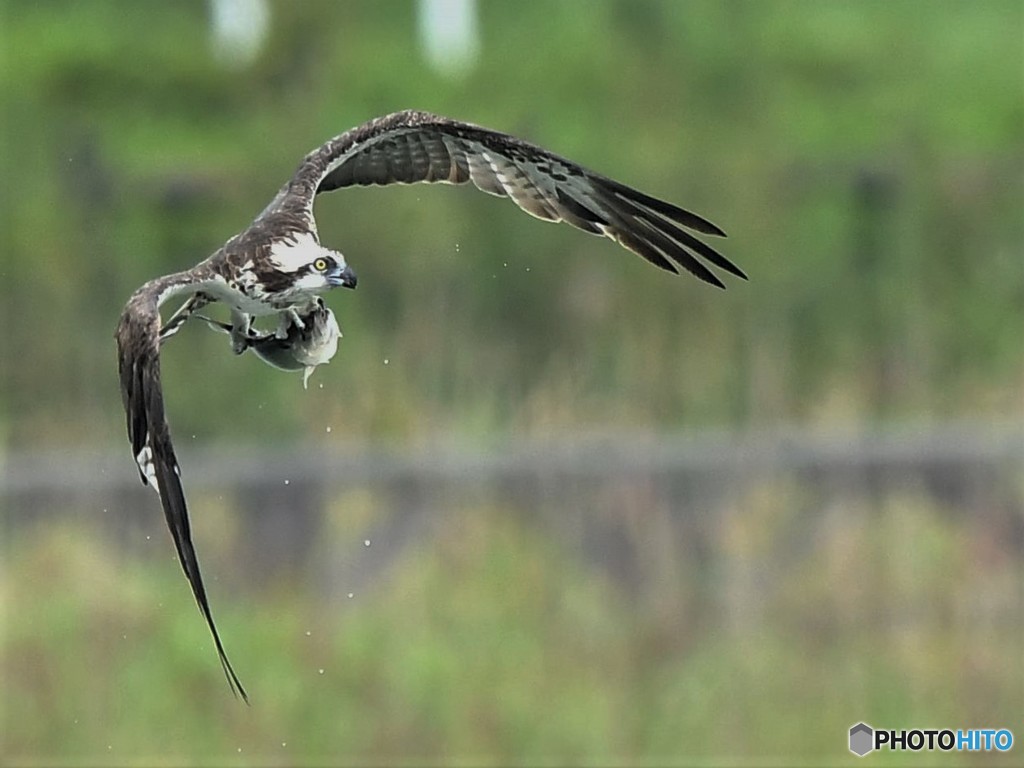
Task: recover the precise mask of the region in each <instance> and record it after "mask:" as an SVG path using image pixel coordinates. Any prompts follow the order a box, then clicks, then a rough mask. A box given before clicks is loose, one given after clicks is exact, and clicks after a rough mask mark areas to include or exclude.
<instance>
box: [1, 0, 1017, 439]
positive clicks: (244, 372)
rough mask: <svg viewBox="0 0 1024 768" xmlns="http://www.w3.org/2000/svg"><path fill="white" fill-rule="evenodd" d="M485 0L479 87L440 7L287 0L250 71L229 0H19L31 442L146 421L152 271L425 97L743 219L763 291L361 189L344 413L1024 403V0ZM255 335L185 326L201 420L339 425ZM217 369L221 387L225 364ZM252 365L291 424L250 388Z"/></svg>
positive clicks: (922, 408)
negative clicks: (131, 350)
mask: <svg viewBox="0 0 1024 768" xmlns="http://www.w3.org/2000/svg"><path fill="white" fill-rule="evenodd" d="M480 12H481V29H482V36H483V54H482V56H481V58H480V60H479V62H478V65H477V66H476V67H475V68H474V69H473V70H472V71H471V72H469V73H468V74H467V75H466V76H465V77H464V78H462V79H446V78H443V77H441V76H440V75H437V74H435V73H433V72H432V71H430V70H429V69H427V68H426V67H425V65H424V63H423V60H422V57H421V53H420V51H419V49H418V47H417V46H416V45H415V44H414V40H415V38H414V19H413V14H412V7H411V5H410V4H409V3H408V2H365V3H333V2H304V3H284V2H281V3H276V4H274V5H273V15H274V26H273V34H272V36H271V38H270V41H269V43H268V47H267V49H266V51H265V52H264V54H263V55H262V56H261V57H260V58H259V59H258V60H257V62H256V63H255V64H253V65H252V66H250V67H248V68H242V69H232V68H229V67H223V66H220V65H218V64H217V61H216V58H215V57H214V56H213V55H212V52H211V50H210V45H209V42H210V38H209V32H208V29H207V26H206V24H207V21H206V14H205V12H204V11H203V10H202V9H201V7H200V6H199V5H184V6H182V5H179V4H152V3H140V4H136V3H128V4H126V3H124V2H117V1H115V0H91V1H90V2H87V3H78V2H70V3H35V2H13V1H12V0H8V2H7V3H6V14H5V16H6V23H5V47H6V49H7V50H6V55H5V57H4V60H3V62H4V63H3V69H2V74H0V82H2V88H3V95H4V100H5V101H6V102H7V103H8V104H9V105H10V108H9V109H7V110H5V112H6V115H5V118H6V120H5V126H4V130H5V133H6V139H7V144H8V146H9V147H10V148H11V149H12V151H8V152H4V153H3V157H2V158H0V161H2V163H3V166H2V168H0V171H2V172H3V175H4V178H6V179H8V180H9V183H8V184H6V185H4V188H3V190H2V192H0V194H2V195H3V208H4V211H5V214H6V215H7V216H8V217H9V220H8V222H7V223H6V224H5V225H4V226H3V227H2V228H0V253H3V254H5V255H4V256H3V257H2V258H3V259H4V262H3V271H4V280H3V281H2V282H0V292H2V295H0V300H2V304H3V305H4V308H5V310H7V312H8V313H9V315H8V317H9V318H11V321H9V322H7V323H5V327H6V328H11V327H15V328H16V329H17V330H16V331H15V333H13V334H10V333H7V334H5V335H4V343H5V344H6V349H7V352H6V353H5V356H6V355H8V354H9V355H10V357H11V359H14V360H18V361H19V365H17V366H10V367H8V366H5V371H4V379H3V385H2V387H0V407H3V408H4V409H5V410H6V411H7V412H8V414H10V415H11V418H10V419H9V423H8V425H7V430H8V432H9V434H8V436H9V438H10V440H11V441H13V443H14V444H15V445H21V444H24V443H25V442H26V441H31V442H32V443H38V442H45V443H50V444H63V443H64V442H65V441H67V440H68V439H71V440H77V439H85V438H87V439H90V440H94V439H95V436H96V435H103V436H104V439H105V441H106V442H108V443H114V442H116V441H118V440H119V439H120V435H119V434H118V432H117V430H116V429H115V428H114V425H115V423H116V422H117V420H118V416H117V412H118V409H119V403H118V399H117V393H116V391H115V390H116V387H115V386H114V380H113V375H112V372H111V360H112V359H113V355H112V344H111V341H110V335H111V333H112V328H113V327H114V325H115V323H116V318H117V314H118V313H119V311H120V308H121V306H122V304H123V302H124V300H125V299H126V298H127V296H128V294H129V293H130V292H131V291H132V290H133V289H134V288H135V287H136V286H137V285H139V284H140V283H141V282H143V281H144V280H146V279H148V278H150V277H152V276H154V275H157V274H162V273H166V272H169V271H173V270H176V269H179V268H181V267H183V266H187V265H191V264H193V263H195V262H196V261H197V260H198V259H200V258H202V257H203V256H205V255H206V254H208V253H209V252H211V251H212V250H213V249H214V248H216V247H217V246H219V245H220V244H221V243H222V242H223V241H224V240H225V239H226V237H227V236H229V235H230V234H232V233H233V232H235V231H237V230H238V228H239V227H241V226H242V225H243V224H245V223H246V222H247V221H249V219H250V218H251V217H252V216H253V215H254V214H255V213H256V212H257V211H259V210H260V209H261V208H262V207H263V205H264V204H265V203H266V201H267V199H268V198H269V196H270V195H271V194H272V193H273V192H274V191H275V190H276V189H277V187H278V185H279V184H280V183H281V181H282V179H283V178H285V177H286V176H287V175H288V174H289V173H291V170H292V169H293V168H294V166H295V164H296V163H297V161H298V159H299V157H300V156H301V154H302V153H304V152H305V151H307V150H308V149H310V148H311V147H312V146H314V145H316V144H317V143H319V142H320V141H322V140H323V139H325V138H327V137H328V136H331V135H333V134H336V133H338V132H340V131H341V130H344V129H346V128H348V127H349V126H352V125H354V124H356V123H359V122H361V121H363V120H365V119H367V118H369V117H371V116H373V115H377V114H380V113H383V112H386V111H390V110H394V109H399V108H405V107H410V106H415V107H419V108H425V109H431V110H434V111H438V112H441V113H445V114H451V115H454V116H458V117H461V118H464V119H470V120H473V121H476V122H479V123H483V124H486V125H490V126H494V127H497V128H502V129H505V130H509V131H512V132H516V133H519V134H521V135H524V136H527V137H528V138H531V139H533V140H535V141H537V142H540V143H543V144H545V145H547V146H550V147H552V148H554V149H555V150H557V151H560V152H562V153H563V154H566V155H569V156H571V157H573V158H576V159H579V160H580V161H581V162H583V163H584V164H586V165H589V166H591V167H593V168H595V169H596V170H600V171H602V172H605V173H607V174H610V175H613V176H616V177H619V178H621V179H623V180H625V181H627V182H630V183H632V184H635V185H637V186H639V187H641V188H643V189H645V190H649V191H651V192H653V193H656V194H658V195H661V196H663V197H665V198H668V199H670V200H674V201H678V202H680V203H682V204H684V205H686V206H688V207H691V208H693V209H695V210H698V211H700V212H702V213H704V214H707V215H708V216H709V217H710V218H712V219H713V220H714V221H715V222H717V223H719V224H720V225H722V226H723V227H724V228H725V229H726V230H727V231H728V232H729V233H730V237H729V239H728V240H726V241H724V243H723V247H724V249H725V250H726V252H727V253H728V254H729V255H730V257H732V258H733V259H734V260H735V261H736V262H737V263H739V264H741V265H742V266H743V267H744V269H746V270H747V272H748V273H749V274H750V276H751V281H750V282H749V283H742V282H740V281H730V282H731V288H730V290H728V291H726V292H720V291H716V290H712V289H709V288H706V287H704V286H701V285H697V284H695V283H693V282H692V281H688V280H682V279H673V278H671V277H669V276H667V275H664V274H660V273H658V272H657V271H656V270H654V269H653V268H651V267H650V266H649V265H646V264H644V263H643V262H641V261H640V260H638V259H635V258H631V257H628V255H627V254H625V253H623V252H620V249H618V248H617V247H616V246H614V245H613V244H611V243H609V242H602V241H600V240H598V239H596V238H592V237H586V236H581V235H580V234H579V233H577V232H573V231H571V230H569V228H567V227H555V226H549V225H541V224H539V223H538V222H536V221H533V220H531V219H529V218H527V217H524V216H523V215H522V214H521V213H520V212H519V211H517V210H515V208H514V206H510V205H508V204H507V203H506V202H505V201H500V200H495V199H493V198H488V197H486V196H483V195H480V194H478V193H475V192H473V191H469V190H463V189H459V190H455V189H447V188H440V189H437V188H434V189H431V188H426V187H422V186H421V187H415V188H408V189H386V190H360V191H355V192H342V193H337V194H334V195H331V196H328V197H325V198H324V199H323V200H321V201H320V202H319V205H318V210H319V218H320V222H321V230H322V235H323V237H324V240H325V241H326V242H328V243H331V244H333V245H335V246H336V247H339V248H340V249H342V250H343V251H344V252H346V253H347V255H348V257H349V260H350V261H351V262H352V263H353V264H354V265H355V267H356V269H357V271H358V272H359V274H360V278H361V281H360V285H361V289H360V290H359V291H356V292H355V293H354V294H346V295H345V296H340V297H335V298H334V299H333V300H332V305H333V306H334V307H335V309H336V311H337V313H338V315H339V320H340V322H341V324H342V327H343V329H344V330H345V331H346V334H345V340H344V345H343V348H342V351H341V353H340V355H339V357H338V359H337V360H336V362H335V365H333V366H331V367H330V368H329V369H325V370H324V371H323V373H322V374H318V375H319V376H321V381H323V382H324V383H325V386H326V387H327V388H328V390H329V391H330V392H332V393H335V397H334V398H333V402H334V406H333V408H334V415H336V416H338V418H337V419H336V420H335V424H336V430H338V431H337V432H336V433H335V434H339V433H341V434H342V435H347V436H353V437H358V438H364V437H371V438H375V439H379V438H381V437H383V436H392V437H394V438H408V437H410V436H413V435H416V434H420V433H424V432H427V433H434V432H439V431H440V432H450V431H453V430H454V431H458V432H462V433H464V434H467V435H480V434H488V433H493V431H494V430H499V431H502V432H507V431H508V430H517V431H518V430H526V431H540V432H545V431H554V430H560V429H563V428H566V427H571V426H573V425H579V424H581V423H584V424H585V423H601V424H608V423H609V422H610V423H612V424H635V423H656V424H659V425H662V426H664V427H666V428H681V427H686V426H691V425H695V424H697V425H700V424H715V425H718V424H723V423H724V424H736V425H746V424H775V423H780V422H792V421H805V422H816V423H824V424H855V423H859V422H861V421H864V420H872V419H875V418H893V417H895V418H901V419H929V418H933V417H936V416H942V417H943V418H949V417H979V418H992V417H996V418H1006V417H1007V415H1008V414H1016V415H1018V416H1019V415H1020V414H1021V398H1020V392H1021V386H1022V369H1021V366H1020V354H1019V352H1020V350H1019V331H1020V328H1021V327H1022V324H1024V309H1022V307H1024V302H1022V301H1021V295H1022V291H1024V260H1022V259H1021V253H1020V246H1021V242H1022V241H1024V224H1022V217H1021V216H1020V215H1019V214H1020V201H1021V199H1022V193H1024V181H1022V179H1024V173H1022V170H1024V150H1022V145H1021V140H1020V137H1021V132H1022V129H1024V105H1022V101H1021V98H1020V94H1021V86H1022V83H1021V72H1020V66H1019V64H1020V55H1021V32H1022V29H1024V11H1022V9H1021V7H1020V5H1019V3H1016V2H1007V3H997V2H982V3H959V2H951V3H942V2H933V3H929V4H928V10H927V13H924V12H922V8H921V5H920V3H917V2H886V3H874V4H867V5H865V4H861V3H853V2H850V3H827V4H823V5H821V6H818V4H811V3H803V4H797V5H794V4H792V3H781V2H778V3H742V4H738V5H737V4H726V3H717V2H706V3H676V2H664V3H658V2H632V1H631V0H593V1H591V2H586V3H585V4H584V3H581V2H558V3H546V2H545V3H540V2H536V3H525V4H524V3H483V4H482V5H481V8H480ZM10 180H17V181H16V183H10ZM641 298H642V300H640V299H641ZM14 318H17V319H18V321H17V323H14V322H13V319H14ZM28 330H31V331H32V332H31V333H28V332H25V331H28ZM224 349H225V343H224V340H223V339H222V338H218V337H215V336H213V335H212V334H209V333H207V332H206V331H204V330H197V331H195V332H194V333H193V336H192V337H191V338H188V339H187V340H183V341H182V342H181V343H179V344H175V345H171V347H170V348H169V349H168V363H167V365H166V378H167V380H168V388H169V390H170V392H171V395H170V397H171V403H172V410H173V421H174V423H175V425H176V426H177V428H178V430H179V431H181V432H183V433H189V434H191V433H196V434H197V435H199V437H201V438H202V439H216V438H218V437H223V438H226V439H236V438H243V437H244V438H253V439H259V440H262V439H264V438H265V436H266V434H267V429H268V427H272V428H277V429H284V430H286V431H288V432H289V433H290V434H305V433H306V432H307V431H308V429H309V425H310V423H316V422H319V421H320V419H321V418H322V416H323V414H322V412H321V411H320V410H319V408H317V409H311V408H309V407H308V405H307V402H308V401H304V400H302V399H301V398H297V397H296V385H295V381H294V380H293V378H292V377H287V376H280V375H272V374H270V372H267V371H263V370H261V366H259V364H258V363H255V362H253V361H248V360H244V361H240V360H236V359H233V358H232V356H230V355H225V354H223V352H224ZM385 358H387V359H388V361H389V364H388V365H387V366H385V365H384V364H383V361H384V359H385ZM43 370H45V371H46V372H47V375H46V376H45V377H41V376H40V375H39V372H40V371H43ZM256 371H259V374H260V375H256V373H255V372H256ZM200 375H202V376H205V377H206V378H207V379H208V380H211V381H217V382H218V383H219V386H218V387H216V388H209V387H203V388H196V387H190V386H189V382H191V381H193V380H194V379H195V378H196V377H197V376H200ZM241 388H244V389H245V390H246V391H247V392H248V393H249V394H250V396H251V397H252V398H253V399H262V400H265V401H266V402H267V405H268V407H267V408H266V409H264V420H262V421H260V422H253V421H252V420H250V419H246V418H244V417H242V415H241V414H239V411H238V407H237V406H236V405H235V404H234V403H233V394H232V393H234V392H236V391H238V390H239V389H241ZM58 393H59V394H58ZM337 393H344V394H345V398H344V401H343V400H342V398H340V397H337V396H336V395H337ZM232 414H234V415H235V416H236V418H223V417H224V416H225V415H228V416H230V415H232ZM266 419H270V420H272V421H273V423H272V424H268V423H267V422H266Z"/></svg>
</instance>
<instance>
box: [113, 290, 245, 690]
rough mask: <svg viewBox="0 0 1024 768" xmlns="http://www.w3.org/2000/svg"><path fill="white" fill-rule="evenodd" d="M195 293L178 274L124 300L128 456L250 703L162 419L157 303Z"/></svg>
mask: <svg viewBox="0 0 1024 768" xmlns="http://www.w3.org/2000/svg"><path fill="white" fill-rule="evenodd" d="M196 290H197V281H196V279H195V277H194V276H193V275H189V274H188V273H180V274H177V275H170V276H168V277H161V278H158V279H156V280H152V281H150V282H148V283H146V284H145V285H144V286H142V287H141V288H140V289H139V290H137V291H136V292H135V293H134V294H133V295H132V297H131V298H130V299H129V300H128V304H127V305H126V306H125V308H124V312H123V313H122V314H121V320H120V323H119V324H118V327H117V334H116V339H117V354H118V371H119V374H120V378H121V398H122V400H123V401H124V409H125V412H126V414H127V417H128V439H129V440H130V441H131V444H132V455H134V456H135V461H136V462H137V463H138V465H139V474H140V475H141V477H142V482H143V483H144V484H146V485H149V486H151V487H152V488H153V489H154V490H155V491H156V492H157V494H159V496H160V503H161V505H162V506H163V508H164V516H165V517H166V518H167V526H168V528H170V530H171V536H172V538H173V539H174V546H175V547H176V548H177V550H178V560H179V561H180V562H181V567H182V569H183V570H184V571H185V576H186V577H187V578H188V581H189V584H190V585H191V586H192V593H193V594H194V595H195V598H196V602H197V603H198V604H199V610H200V611H201V612H202V614H203V616H204V617H205V618H206V623H207V624H208V625H209V627H210V632H211V633H212V634H213V642H214V645H216V647H217V653H218V655H219V656H220V663H221V666H223V667H224V674H225V675H227V678H228V684H229V685H230V686H231V689H232V691H234V692H235V693H237V694H238V695H240V696H241V697H242V699H243V700H245V701H246V702H248V701H249V698H248V696H247V695H246V693H245V689H244V688H243V687H242V684H241V682H240V681H239V680H238V676H237V675H236V674H235V670H234V669H233V668H232V666H231V662H230V661H228V657H227V654H226V653H225V652H224V646H223V645H222V644H221V641H220V635H218V634H217V627H216V626H215V625H214V623H213V615H212V614H211V613H210V605H209V601H208V600H207V598H206V589H205V588H204V587H203V577H202V575H201V574H200V572H199V560H198V559H197V558H196V552H195V548H194V547H193V546H192V534H191V531H190V529H189V523H188V507H187V506H186V504H185V492H184V490H183V489H182V485H181V471H180V469H179V468H178V460H177V458H176V457H175V455H174V446H173V445H172V443H171V433H170V429H169V427H168V425H167V419H166V417H165V416H164V396H163V388H162V387H161V385H160V344H161V335H160V332H161V324H160V305H161V304H162V303H163V302H164V301H166V300H167V299H169V298H171V297H172V296H176V295H180V294H183V293H188V292H193V293H194V292H195V291H196ZM175 330H176V328H175ZM168 335H170V334H168Z"/></svg>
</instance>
